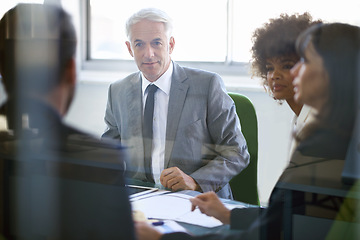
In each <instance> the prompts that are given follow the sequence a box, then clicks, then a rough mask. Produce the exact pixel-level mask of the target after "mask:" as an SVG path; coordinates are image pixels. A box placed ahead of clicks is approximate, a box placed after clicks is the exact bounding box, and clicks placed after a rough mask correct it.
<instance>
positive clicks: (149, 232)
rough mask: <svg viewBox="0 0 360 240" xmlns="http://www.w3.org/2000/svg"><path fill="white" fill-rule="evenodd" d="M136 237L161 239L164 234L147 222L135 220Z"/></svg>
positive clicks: (153, 239)
mask: <svg viewBox="0 0 360 240" xmlns="http://www.w3.org/2000/svg"><path fill="white" fill-rule="evenodd" d="M135 232H136V239H138V240H159V239H160V238H161V236H162V234H161V233H160V232H159V231H158V230H156V229H155V228H153V227H152V226H151V225H150V224H148V223H147V222H135Z"/></svg>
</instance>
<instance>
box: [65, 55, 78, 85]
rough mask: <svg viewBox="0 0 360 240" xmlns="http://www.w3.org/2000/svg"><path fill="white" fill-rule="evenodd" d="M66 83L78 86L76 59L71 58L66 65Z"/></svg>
mask: <svg viewBox="0 0 360 240" xmlns="http://www.w3.org/2000/svg"><path fill="white" fill-rule="evenodd" d="M64 73H65V81H66V83H67V84H70V85H72V86H75V85H76V62H75V58H71V59H70V60H69V61H68V63H67V64H66V69H65V72H64Z"/></svg>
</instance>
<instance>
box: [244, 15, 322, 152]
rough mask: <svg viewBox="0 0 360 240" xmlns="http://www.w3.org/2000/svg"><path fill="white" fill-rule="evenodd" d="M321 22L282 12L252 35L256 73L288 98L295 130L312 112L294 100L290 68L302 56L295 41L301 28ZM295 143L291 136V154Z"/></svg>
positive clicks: (278, 94) (283, 98) (279, 98)
mask: <svg viewBox="0 0 360 240" xmlns="http://www.w3.org/2000/svg"><path fill="white" fill-rule="evenodd" d="M320 22H321V21H320V20H317V21H313V20H312V17H311V15H310V14H309V13H304V14H301V15H300V14H293V15H287V14H281V15H280V17H278V18H273V19H270V20H269V22H267V23H265V24H264V25H263V26H262V27H260V28H258V29H256V30H255V32H254V34H253V36H252V41H253V47H252V49H251V51H252V58H253V60H252V72H253V76H256V77H260V78H261V79H262V84H263V86H264V88H265V90H266V91H267V92H268V93H269V94H270V95H271V96H272V97H273V98H274V99H276V100H277V101H279V102H280V103H282V102H283V101H286V102H287V104H288V105H289V107H290V108H291V110H292V111H293V112H294V113H295V116H294V119H293V123H292V125H293V131H294V133H297V132H300V131H301V129H302V128H303V126H304V124H305V123H306V122H307V121H308V120H309V119H310V118H311V112H312V111H313V110H312V109H311V108H310V107H308V106H306V105H303V104H302V103H298V102H295V100H294V89H293V85H292V81H293V79H294V78H293V76H291V74H290V69H291V68H292V67H293V66H294V65H295V63H296V62H298V61H299V59H300V57H299V55H298V54H297V53H296V49H295V42H296V38H297V37H298V36H299V35H300V33H301V32H302V31H304V30H305V29H307V28H308V27H310V26H311V25H314V24H316V23H320ZM296 145H297V143H296V142H295V138H291V145H290V154H291V153H292V152H293V150H294V149H295V146H296Z"/></svg>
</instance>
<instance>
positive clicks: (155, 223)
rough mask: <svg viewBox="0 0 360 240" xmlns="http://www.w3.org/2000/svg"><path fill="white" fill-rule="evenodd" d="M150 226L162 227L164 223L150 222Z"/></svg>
mask: <svg viewBox="0 0 360 240" xmlns="http://www.w3.org/2000/svg"><path fill="white" fill-rule="evenodd" d="M151 224H152V225H153V226H162V225H164V222H163V221H157V222H152V223H151Z"/></svg>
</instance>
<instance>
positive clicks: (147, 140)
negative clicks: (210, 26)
mask: <svg viewBox="0 0 360 240" xmlns="http://www.w3.org/2000/svg"><path fill="white" fill-rule="evenodd" d="M146 89H147V91H148V95H147V98H146V103H145V110H144V121H143V141H144V161H145V162H144V166H145V174H146V178H147V179H148V181H150V182H154V178H153V175H152V161H151V152H152V140H153V116H154V95H155V92H156V91H157V90H158V87H157V86H155V85H154V84H150V85H148V86H147V88H146Z"/></svg>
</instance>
